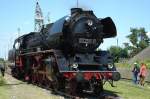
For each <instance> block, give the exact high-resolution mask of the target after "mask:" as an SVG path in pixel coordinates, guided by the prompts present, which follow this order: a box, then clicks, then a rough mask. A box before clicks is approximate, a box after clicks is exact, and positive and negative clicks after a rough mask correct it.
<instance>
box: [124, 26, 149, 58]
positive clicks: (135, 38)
mask: <svg viewBox="0 0 150 99" xmlns="http://www.w3.org/2000/svg"><path fill="white" fill-rule="evenodd" d="M130 32H131V34H130V35H128V36H127V38H128V39H129V41H130V43H131V45H130V46H128V50H131V54H130V55H131V57H132V56H134V55H136V54H137V53H138V52H140V51H141V50H143V49H144V48H146V47H147V46H149V41H150V39H149V38H148V36H147V35H146V31H145V28H143V27H142V28H130Z"/></svg>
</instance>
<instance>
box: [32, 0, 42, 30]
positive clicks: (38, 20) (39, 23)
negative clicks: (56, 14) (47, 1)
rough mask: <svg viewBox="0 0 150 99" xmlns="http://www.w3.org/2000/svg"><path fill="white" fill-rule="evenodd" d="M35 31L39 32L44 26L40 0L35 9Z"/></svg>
mask: <svg viewBox="0 0 150 99" xmlns="http://www.w3.org/2000/svg"><path fill="white" fill-rule="evenodd" d="M34 23H35V25H34V31H35V32H39V31H40V30H41V28H42V25H43V24H44V18H43V13H42V10H41V8H40V5H39V2H38V0H36V8H35V19H34Z"/></svg>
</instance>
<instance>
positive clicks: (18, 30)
mask: <svg viewBox="0 0 150 99" xmlns="http://www.w3.org/2000/svg"><path fill="white" fill-rule="evenodd" d="M17 30H18V37H19V36H20V28H18V29H17Z"/></svg>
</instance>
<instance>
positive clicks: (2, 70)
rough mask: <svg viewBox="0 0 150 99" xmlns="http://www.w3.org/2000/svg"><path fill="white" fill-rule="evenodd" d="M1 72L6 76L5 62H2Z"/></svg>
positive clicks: (0, 65)
mask: <svg viewBox="0 0 150 99" xmlns="http://www.w3.org/2000/svg"><path fill="white" fill-rule="evenodd" d="M0 72H1V74H2V76H3V77H4V76H5V65H4V64H0Z"/></svg>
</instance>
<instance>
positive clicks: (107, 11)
mask: <svg viewBox="0 0 150 99" xmlns="http://www.w3.org/2000/svg"><path fill="white" fill-rule="evenodd" d="M35 1H36V0H0V23H1V24H0V57H5V56H6V57H7V52H8V49H10V48H12V44H13V41H14V39H15V38H16V37H17V28H20V29H21V31H20V32H21V33H20V35H23V34H25V33H29V32H30V31H33V30H34V11H35ZM39 3H40V6H41V8H42V11H43V14H44V17H45V18H47V14H48V12H50V19H51V21H52V22H54V21H55V20H57V19H59V18H61V17H63V16H64V15H67V14H69V13H70V8H72V7H76V0H39ZM149 4H150V0H79V7H82V8H84V9H91V10H93V11H94V13H95V14H96V16H97V17H99V18H104V17H107V16H110V17H111V18H112V19H113V20H114V22H115V24H116V27H117V32H118V35H117V37H116V38H111V39H106V40H104V43H103V44H102V45H101V46H100V47H101V48H102V49H107V48H109V47H110V46H111V45H116V42H117V41H116V40H117V38H118V39H119V46H122V43H123V42H127V41H128V40H127V39H126V36H127V35H128V34H130V27H145V29H146V31H150V13H149V11H150V10H149V9H150V8H149ZM45 22H47V21H46V20H45Z"/></svg>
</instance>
